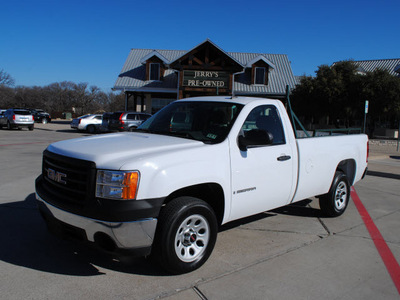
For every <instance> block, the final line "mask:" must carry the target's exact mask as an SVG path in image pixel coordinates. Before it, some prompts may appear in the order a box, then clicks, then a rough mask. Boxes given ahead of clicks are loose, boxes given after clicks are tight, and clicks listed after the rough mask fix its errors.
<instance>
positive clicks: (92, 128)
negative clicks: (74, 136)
mask: <svg viewBox="0 0 400 300" xmlns="http://www.w3.org/2000/svg"><path fill="white" fill-rule="evenodd" d="M102 117H103V115H100V114H89V115H84V116H81V117H78V118H76V119H73V120H72V122H71V128H74V129H77V130H86V131H87V132H89V133H95V132H97V131H99V128H100V125H101V121H102Z"/></svg>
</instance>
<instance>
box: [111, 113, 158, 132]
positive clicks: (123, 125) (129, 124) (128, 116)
mask: <svg viewBox="0 0 400 300" xmlns="http://www.w3.org/2000/svg"><path fill="white" fill-rule="evenodd" d="M150 117H151V115H150V114H146V113H139V112H123V111H117V112H115V113H113V114H112V115H111V116H110V118H109V121H108V129H109V130H111V131H113V130H118V131H133V130H134V129H136V128H137V127H138V126H139V125H140V124H142V123H143V122H144V121H146V120H147V119H148V118H150Z"/></svg>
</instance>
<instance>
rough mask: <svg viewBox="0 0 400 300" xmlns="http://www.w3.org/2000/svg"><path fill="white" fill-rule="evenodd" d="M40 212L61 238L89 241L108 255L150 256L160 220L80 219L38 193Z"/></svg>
mask: <svg viewBox="0 0 400 300" xmlns="http://www.w3.org/2000/svg"><path fill="white" fill-rule="evenodd" d="M36 199H37V203H38V207H39V210H40V213H41V214H42V216H43V218H44V220H45V221H46V223H47V226H48V228H49V230H50V231H51V232H53V233H55V234H56V235H58V236H62V237H67V238H73V239H75V240H80V241H84V242H85V241H88V242H92V243H94V244H95V245H96V246H98V247H100V248H101V249H103V250H105V251H107V252H113V253H122V254H130V255H132V254H133V255H140V256H145V255H147V254H149V253H150V251H151V245H152V243H153V239H154V234H155V231H156V226H157V219H155V218H146V219H139V220H136V221H132V222H108V221H101V220H95V219H91V218H87V217H83V216H79V215H76V214H73V213H70V212H67V211H64V210H62V209H59V208H57V207H55V206H53V205H51V204H49V203H47V202H46V201H45V200H43V199H42V198H41V197H40V196H39V195H38V194H37V193H36Z"/></svg>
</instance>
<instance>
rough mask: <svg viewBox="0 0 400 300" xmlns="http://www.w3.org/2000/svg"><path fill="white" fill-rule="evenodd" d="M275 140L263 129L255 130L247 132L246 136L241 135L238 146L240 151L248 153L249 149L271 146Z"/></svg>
mask: <svg viewBox="0 0 400 300" xmlns="http://www.w3.org/2000/svg"><path fill="white" fill-rule="evenodd" d="M273 140H274V138H273V136H272V133H270V132H268V131H266V130H262V129H253V130H250V131H248V132H246V134H245V136H242V135H240V136H239V138H238V144H239V149H240V150H242V151H247V149H248V148H252V147H259V146H267V145H271V144H272V142H273Z"/></svg>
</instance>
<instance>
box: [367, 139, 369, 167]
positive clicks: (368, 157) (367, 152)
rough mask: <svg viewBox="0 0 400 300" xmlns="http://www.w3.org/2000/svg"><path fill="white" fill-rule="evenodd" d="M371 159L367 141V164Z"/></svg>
mask: <svg viewBox="0 0 400 300" xmlns="http://www.w3.org/2000/svg"><path fill="white" fill-rule="evenodd" d="M368 158H369V140H368V141H367V163H368Z"/></svg>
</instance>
